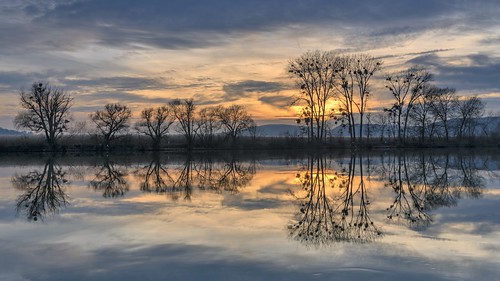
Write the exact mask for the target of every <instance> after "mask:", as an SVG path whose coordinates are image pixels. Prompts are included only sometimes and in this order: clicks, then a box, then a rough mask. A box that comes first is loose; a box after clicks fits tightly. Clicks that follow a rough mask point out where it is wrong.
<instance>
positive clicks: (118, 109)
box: [90, 103, 132, 148]
mask: <svg viewBox="0 0 500 281" xmlns="http://www.w3.org/2000/svg"><path fill="white" fill-rule="evenodd" d="M131 116H132V111H131V110H130V109H129V108H128V107H127V106H126V105H121V104H117V103H115V104H106V105H105V106H104V110H97V111H96V112H94V113H91V114H90V119H91V120H92V122H94V123H95V124H96V127H97V131H98V132H99V134H100V135H101V136H102V137H103V140H104V145H105V147H106V148H109V145H110V143H111V142H112V141H113V140H115V139H116V138H118V136H119V134H120V133H121V132H124V131H125V130H127V129H128V127H129V124H128V122H129V119H130V117H131Z"/></svg>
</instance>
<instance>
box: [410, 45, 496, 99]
mask: <svg viewBox="0 0 500 281" xmlns="http://www.w3.org/2000/svg"><path fill="white" fill-rule="evenodd" d="M453 59H455V60H461V61H462V62H461V63H460V64H457V63H450V61H452V60H453ZM464 60H465V61H464ZM408 63H410V64H419V65H423V66H427V67H429V68H430V69H431V70H432V71H433V72H434V73H435V82H436V83H437V84H438V85H440V86H445V87H453V88H456V89H457V90H461V91H473V92H487V91H497V92H498V91H500V84H499V83H498V73H500V58H497V57H492V56H490V55H487V54H473V55H467V56H461V57H455V58H446V59H445V58H442V57H440V56H438V55H437V54H427V55H422V56H417V57H415V58H413V59H411V60H409V61H408Z"/></svg>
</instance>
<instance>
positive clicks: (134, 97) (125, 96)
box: [76, 91, 172, 107]
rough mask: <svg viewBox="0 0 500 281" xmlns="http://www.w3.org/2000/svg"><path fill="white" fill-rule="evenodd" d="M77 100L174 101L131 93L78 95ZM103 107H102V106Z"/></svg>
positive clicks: (119, 101) (116, 92)
mask: <svg viewBox="0 0 500 281" xmlns="http://www.w3.org/2000/svg"><path fill="white" fill-rule="evenodd" d="M76 99H77V100H78V101H79V102H86V103H89V102H92V103H99V102H100V101H104V102H106V103H108V102H118V103H124V104H127V103H169V102H170V101H172V99H171V98H150V97H148V96H144V95H139V94H134V93H129V92H120V91H112V92H97V93H93V94H88V95H77V96H76ZM101 107H102V106H101Z"/></svg>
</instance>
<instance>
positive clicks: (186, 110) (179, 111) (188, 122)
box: [169, 99, 196, 149]
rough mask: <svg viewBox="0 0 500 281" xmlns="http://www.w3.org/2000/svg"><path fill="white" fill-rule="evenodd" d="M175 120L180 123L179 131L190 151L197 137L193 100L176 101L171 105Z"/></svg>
mask: <svg viewBox="0 0 500 281" xmlns="http://www.w3.org/2000/svg"><path fill="white" fill-rule="evenodd" d="M169 105H170V107H171V108H172V110H173V113H174V115H175V118H176V120H177V122H178V126H177V128H178V131H179V132H180V133H182V135H183V136H184V138H185V139H186V145H187V148H188V149H191V148H192V146H193V139H194V136H195V131H194V130H195V124H194V122H195V119H196V106H195V104H194V101H193V99H185V100H179V99H177V100H174V101H172V102H171V103H170V104H169Z"/></svg>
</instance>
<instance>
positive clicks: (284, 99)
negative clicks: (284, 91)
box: [259, 95, 293, 108]
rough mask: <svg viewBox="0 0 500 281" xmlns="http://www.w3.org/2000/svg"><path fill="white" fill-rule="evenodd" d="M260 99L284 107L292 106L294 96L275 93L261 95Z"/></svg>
mask: <svg viewBox="0 0 500 281" xmlns="http://www.w3.org/2000/svg"><path fill="white" fill-rule="evenodd" d="M259 101H261V102H263V103H265V104H269V105H272V106H275V107H280V108H284V107H287V106H290V104H291V103H292V101H293V98H291V97H288V96H283V95H273V96H263V97H259Z"/></svg>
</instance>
